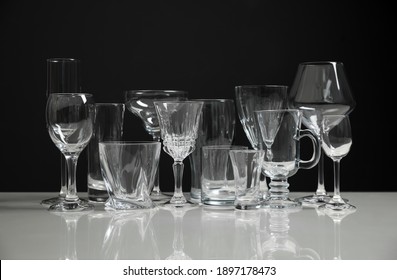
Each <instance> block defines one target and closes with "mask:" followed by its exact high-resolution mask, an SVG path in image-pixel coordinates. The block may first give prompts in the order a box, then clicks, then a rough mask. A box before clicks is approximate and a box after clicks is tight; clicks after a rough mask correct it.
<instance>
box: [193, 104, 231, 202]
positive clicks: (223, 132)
mask: <svg viewBox="0 0 397 280" xmlns="http://www.w3.org/2000/svg"><path fill="white" fill-rule="evenodd" d="M194 101H202V102H204V105H203V109H202V114H201V118H200V124H199V133H198V136H197V139H196V148H195V149H194V151H193V152H192V153H191V155H190V156H189V161H190V167H191V170H192V172H191V181H192V182H191V184H192V185H191V189H190V197H191V198H192V199H196V200H198V201H200V200H201V173H202V170H201V169H202V168H201V162H202V147H203V146H213V145H231V144H232V142H233V138H234V130H235V124H236V113H235V105H234V100H233V99H194Z"/></svg>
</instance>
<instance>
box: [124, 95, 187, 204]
mask: <svg viewBox="0 0 397 280" xmlns="http://www.w3.org/2000/svg"><path fill="white" fill-rule="evenodd" d="M187 96H188V92H187V91H181V90H127V91H125V103H126V106H127V109H128V111H130V112H131V113H133V114H134V115H135V116H137V117H139V118H140V119H141V120H142V121H143V125H144V127H145V130H146V131H147V133H149V134H150V135H151V136H152V137H153V140H154V141H158V142H160V141H161V136H160V125H159V120H158V118H157V114H156V109H155V108H154V104H153V101H155V100H175V101H178V100H187ZM159 182H160V180H159V169H157V173H156V177H155V181H154V187H153V190H152V192H151V193H150V198H151V199H152V200H153V201H160V200H164V199H168V198H169V197H168V196H166V195H165V194H163V193H162V192H161V190H160V184H159Z"/></svg>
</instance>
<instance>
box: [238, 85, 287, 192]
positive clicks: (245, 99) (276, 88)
mask: <svg viewBox="0 0 397 280" xmlns="http://www.w3.org/2000/svg"><path fill="white" fill-rule="evenodd" d="M235 97H236V106H237V113H238V117H239V119H240V122H241V124H242V126H243V129H244V132H245V134H246V136H247V138H248V140H249V142H250V143H251V146H252V148H253V149H255V150H259V149H260V145H261V144H262V143H260V141H261V140H262V138H261V136H260V130H259V128H258V125H257V124H256V118H255V114H254V111H259V110H278V109H287V107H288V87H287V86H284V85H243V86H236V87H235ZM264 173H265V172H264V170H262V176H261V187H260V189H261V195H262V197H263V198H264V199H266V198H267V196H268V187H267V183H266V178H265V176H264Z"/></svg>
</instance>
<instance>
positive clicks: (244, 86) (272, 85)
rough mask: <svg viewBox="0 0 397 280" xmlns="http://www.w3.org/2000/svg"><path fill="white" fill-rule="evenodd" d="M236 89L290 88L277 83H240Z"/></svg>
mask: <svg viewBox="0 0 397 280" xmlns="http://www.w3.org/2000/svg"><path fill="white" fill-rule="evenodd" d="M234 88H235V89H238V88H286V89H288V86H287V85H277V84H268V85H239V86H235V87H234Z"/></svg>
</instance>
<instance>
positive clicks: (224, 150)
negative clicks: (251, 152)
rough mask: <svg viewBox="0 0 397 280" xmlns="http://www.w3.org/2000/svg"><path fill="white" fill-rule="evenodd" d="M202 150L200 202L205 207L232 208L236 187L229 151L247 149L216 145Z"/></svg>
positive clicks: (246, 148) (244, 147)
mask: <svg viewBox="0 0 397 280" xmlns="http://www.w3.org/2000/svg"><path fill="white" fill-rule="evenodd" d="M202 149H203V156H202V175H201V187H202V188H201V202H202V203H204V204H207V205H216V206H232V205H233V204H234V200H235V196H236V193H235V190H236V186H235V184H234V175H233V168H232V163H231V160H230V156H229V151H231V150H244V149H245V150H248V147H246V146H232V145H216V146H204V147H203V148H202Z"/></svg>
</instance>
